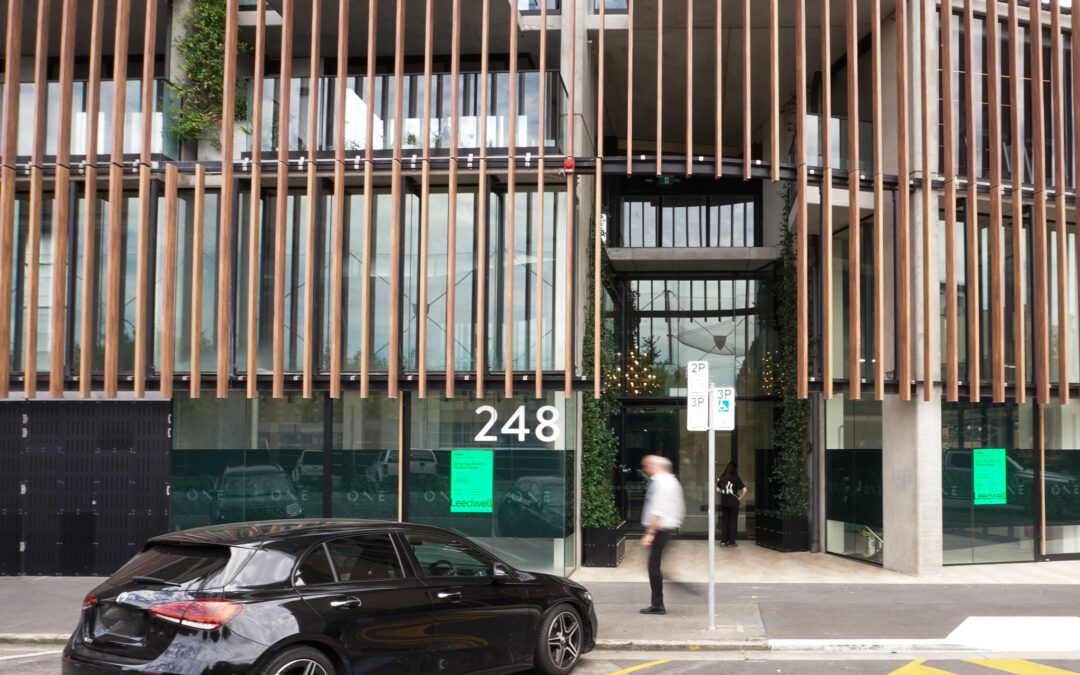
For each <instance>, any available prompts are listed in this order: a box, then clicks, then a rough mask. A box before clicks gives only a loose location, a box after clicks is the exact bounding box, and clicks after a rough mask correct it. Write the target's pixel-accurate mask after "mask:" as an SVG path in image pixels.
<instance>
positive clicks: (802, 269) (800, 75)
mask: <svg viewBox="0 0 1080 675" xmlns="http://www.w3.org/2000/svg"><path fill="white" fill-rule="evenodd" d="M774 6H775V3H774ZM774 112H776V111H774ZM795 143H796V144H797V145H796V147H797V148H798V150H797V154H798V160H797V162H798V196H797V197H796V200H797V201H796V204H797V206H796V221H795V227H796V244H797V250H796V274H797V276H798V279H797V287H798V290H797V297H796V305H797V312H798V317H797V319H796V322H797V324H798V329H797V332H798V338H797V341H796V343H795V344H796V347H795V349H796V367H797V369H798V374H797V377H796V380H797V383H798V386H797V387H796V389H797V392H796V393H797V394H798V397H799V398H807V397H808V396H809V392H808V385H809V364H808V361H809V351H810V350H809V341H810V335H809V333H810V322H809V319H810V317H809V297H808V293H809V291H808V286H809V283H808V276H807V260H806V258H807V248H808V246H807V242H806V232H807V227H806V220H807V212H806V192H807V189H808V187H807V170H808V169H807V166H806V0H795ZM774 155H775V153H774ZM776 158H777V157H775V156H774V159H776ZM775 166H779V162H777V164H776V165H775ZM774 170H775V169H774ZM784 227H788V224H787V223H784Z"/></svg>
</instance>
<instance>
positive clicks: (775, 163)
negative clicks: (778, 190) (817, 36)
mask: <svg viewBox="0 0 1080 675" xmlns="http://www.w3.org/2000/svg"><path fill="white" fill-rule="evenodd" d="M776 2H777V0H769V145H770V148H769V151H770V153H769V154H770V161H769V164H770V169H769V179H770V180H771V181H772V182H774V183H775V182H777V181H779V180H780V17H779V16H778V15H777V14H778V11H777V7H776ZM795 11H796V13H798V11H799V10H798V9H796V10H795ZM795 30H796V31H798V30H799V27H798V26H796V27H795ZM804 57H805V55H804ZM795 58H796V59H798V58H799V56H798V54H796V56H795ZM796 96H798V92H796Z"/></svg>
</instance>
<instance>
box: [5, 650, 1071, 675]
mask: <svg viewBox="0 0 1080 675" xmlns="http://www.w3.org/2000/svg"><path fill="white" fill-rule="evenodd" d="M60 649H61V648H60V646H59V645H41V644H17V643H12V644H0V673H4V675H55V674H57V673H59V672H60ZM984 656H985V655H977V654H970V655H955V654H948V655H941V654H938V655H924V656H923V657H922V658H916V657H915V656H911V657H907V658H904V657H900V656H899V655H895V654H884V655H880V656H878V657H876V658H875V657H874V656H872V655H866V654H851V655H848V656H847V657H845V655H841V654H817V655H813V654H812V655H806V654H801V655H789V654H776V653H773V654H759V653H746V652H717V653H705V652H699V653H693V654H687V653H674V654H672V653H666V654H663V653H645V652H640V653H637V652H612V651H596V652H593V653H592V654H589V655H588V656H587V657H586V658H585V659H583V660H582V662H581V663H580V664H579V665H578V667H577V668H576V669H575V670H574V673H575V675H616V674H618V675H628V674H629V673H635V674H636V675H675V674H676V673H678V674H679V675H682V674H684V673H690V674H695V675H706V674H707V675H723V674H725V673H737V674H738V675H777V674H778V673H779V674H781V675H832V674H834V673H857V674H858V675H891V674H893V673H895V674H896V675H948V674H950V673H952V674H953V675H995V674H997V675H1001V673H1016V674H1017V675H1064V674H1066V673H1080V655H1077V656H1076V658H1072V659H1041V658H1026V659H995V660H988V659H985V658H983V657H984ZM965 659H970V660H965Z"/></svg>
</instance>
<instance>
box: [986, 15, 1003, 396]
mask: <svg viewBox="0 0 1080 675" xmlns="http://www.w3.org/2000/svg"><path fill="white" fill-rule="evenodd" d="M986 26H987V31H986V44H987V56H986V63H987V82H988V83H989V87H988V89H989V97H988V101H987V102H988V104H989V106H988V112H989V115H990V327H991V337H990V359H991V364H990V368H991V379H992V381H993V401H994V403H1003V402H1004V401H1005V293H1004V286H1003V282H1004V281H1003V275H1002V267H1003V265H1004V264H1005V263H1004V260H1003V259H1002V246H1003V241H1004V237H1003V230H1002V214H1001V192H1002V185H1001V95H1000V86H1001V63H1000V43H999V39H1000V28H999V26H998V3H997V2H991V3H988V4H987V6H986Z"/></svg>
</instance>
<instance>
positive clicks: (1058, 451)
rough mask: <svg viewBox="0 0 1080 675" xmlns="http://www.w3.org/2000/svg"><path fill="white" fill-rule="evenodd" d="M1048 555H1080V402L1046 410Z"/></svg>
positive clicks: (1044, 480) (1046, 538)
mask: <svg viewBox="0 0 1080 675" xmlns="http://www.w3.org/2000/svg"><path fill="white" fill-rule="evenodd" d="M1043 415H1044V419H1043V443H1044V447H1045V449H1046V453H1045V456H1046V464H1045V466H1044V473H1043V495H1044V499H1045V500H1046V530H1045V532H1046V535H1045V540H1044V545H1045V553H1046V555H1048V556H1055V555H1072V556H1075V555H1078V554H1080V401H1072V402H1070V403H1068V404H1067V405H1048V406H1045V407H1044V408H1043Z"/></svg>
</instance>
